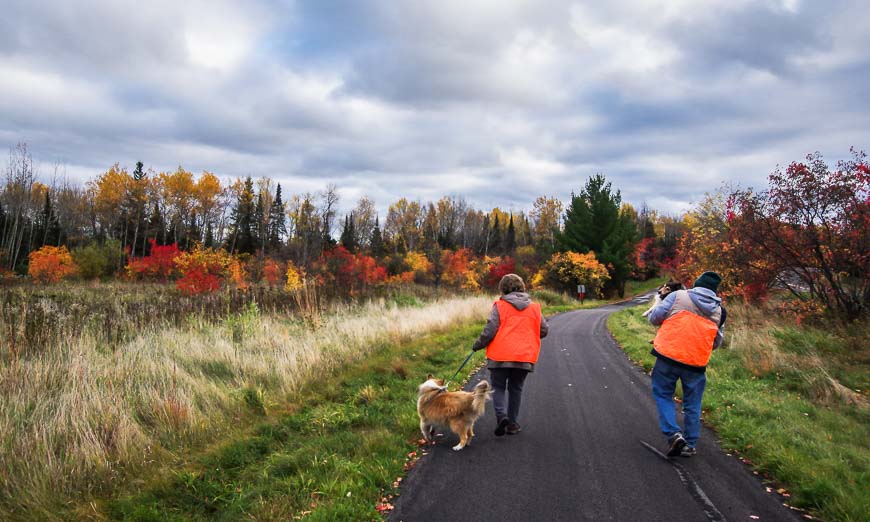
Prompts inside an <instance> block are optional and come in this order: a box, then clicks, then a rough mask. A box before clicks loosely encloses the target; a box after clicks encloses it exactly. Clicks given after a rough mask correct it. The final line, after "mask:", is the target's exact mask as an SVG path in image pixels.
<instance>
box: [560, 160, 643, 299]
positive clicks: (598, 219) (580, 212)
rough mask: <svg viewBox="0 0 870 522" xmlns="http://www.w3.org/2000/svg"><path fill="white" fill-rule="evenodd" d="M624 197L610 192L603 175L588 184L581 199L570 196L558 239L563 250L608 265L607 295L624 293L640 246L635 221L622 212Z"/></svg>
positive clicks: (608, 184)
mask: <svg viewBox="0 0 870 522" xmlns="http://www.w3.org/2000/svg"><path fill="white" fill-rule="evenodd" d="M621 203H622V195H621V194H620V192H619V191H618V190H617V191H616V193H615V194H614V193H613V192H612V191H611V186H610V183H609V182H607V180H606V179H605V177H604V176H603V175H602V174H596V175H595V176H592V177H591V178H589V180H587V182H586V186H585V187H584V189H583V191H582V192H581V193H580V195H574V194H573V193H572V194H571V204H570V205H569V207H568V210H567V211H566V212H565V229H564V230H563V231H562V232H561V233H560V234H559V235H558V238H557V240H558V244H559V247H560V248H561V250H563V251H565V250H571V251H574V252H580V253H584V254H585V253H587V252H589V251H593V252H595V256H596V257H597V258H598V260H599V261H601V262H602V263H604V264H605V265H608V267H609V268H608V271H609V272H610V278H611V279H610V281H609V282H608V284H607V285H606V286H605V291H606V292H607V291H610V292H612V291H613V290H615V291H617V292H618V293H619V295H620V296H622V295H624V293H625V281H626V279H627V278H628V275H629V274H630V273H631V254H632V252H633V251H634V245H635V243H636V242H637V231H636V229H635V224H634V220H633V218H632V217H630V216H628V215H627V214H625V213H623V212H621V211H620V205H621Z"/></svg>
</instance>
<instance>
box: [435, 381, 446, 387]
mask: <svg viewBox="0 0 870 522" xmlns="http://www.w3.org/2000/svg"><path fill="white" fill-rule="evenodd" d="M435 382H437V383H438V386H444V379H435Z"/></svg>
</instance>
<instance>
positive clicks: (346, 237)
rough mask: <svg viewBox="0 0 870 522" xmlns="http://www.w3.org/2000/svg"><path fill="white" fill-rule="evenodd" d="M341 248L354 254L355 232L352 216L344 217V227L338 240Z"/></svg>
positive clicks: (355, 249)
mask: <svg viewBox="0 0 870 522" xmlns="http://www.w3.org/2000/svg"><path fill="white" fill-rule="evenodd" d="M339 243H340V244H341V246H343V247H344V248H346V249H347V250H348V252H356V251H357V244H356V232H354V225H353V214H352V213H351V215H349V216H344V226H343V227H342V229H341V238H340V239H339Z"/></svg>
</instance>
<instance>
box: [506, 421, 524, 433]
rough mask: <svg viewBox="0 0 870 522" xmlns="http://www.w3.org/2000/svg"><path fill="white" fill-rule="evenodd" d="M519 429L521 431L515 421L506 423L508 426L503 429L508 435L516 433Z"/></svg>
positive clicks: (520, 427)
mask: <svg viewBox="0 0 870 522" xmlns="http://www.w3.org/2000/svg"><path fill="white" fill-rule="evenodd" d="M521 431H523V428H522V426H520V425H519V424H517V423H516V422H513V423H511V424H508V427H507V428H506V429H505V433H507V434H508V435H516V434H517V433H519V432H521Z"/></svg>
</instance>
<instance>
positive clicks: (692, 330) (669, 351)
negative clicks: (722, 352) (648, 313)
mask: <svg viewBox="0 0 870 522" xmlns="http://www.w3.org/2000/svg"><path fill="white" fill-rule="evenodd" d="M719 316H720V312H718V311H717V312H716V313H715V314H713V316H712V317H705V316H704V315H703V314H701V313H700V310H698V308H697V307H696V306H695V305H694V303H692V302H691V298H690V297H689V295H688V294H686V293H685V291H683V290H680V294H677V296H676V299H675V302H674V306H673V308H672V309H671V313H670V314H668V317H667V318H666V319H665V320H664V322H663V323H662V326H661V328H659V331H658V333H656V337H655V340H653V345H654V346H655V351H656V352H658V353H659V354H660V355H663V356H665V357H667V358H668V359H673V360H674V361H677V362H681V363H683V364H688V365H690V366H697V367H699V368H703V367H704V366H707V363H708V362H709V361H710V354H712V353H713V342H714V341H715V340H716V333H717V332H718V331H719Z"/></svg>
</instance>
